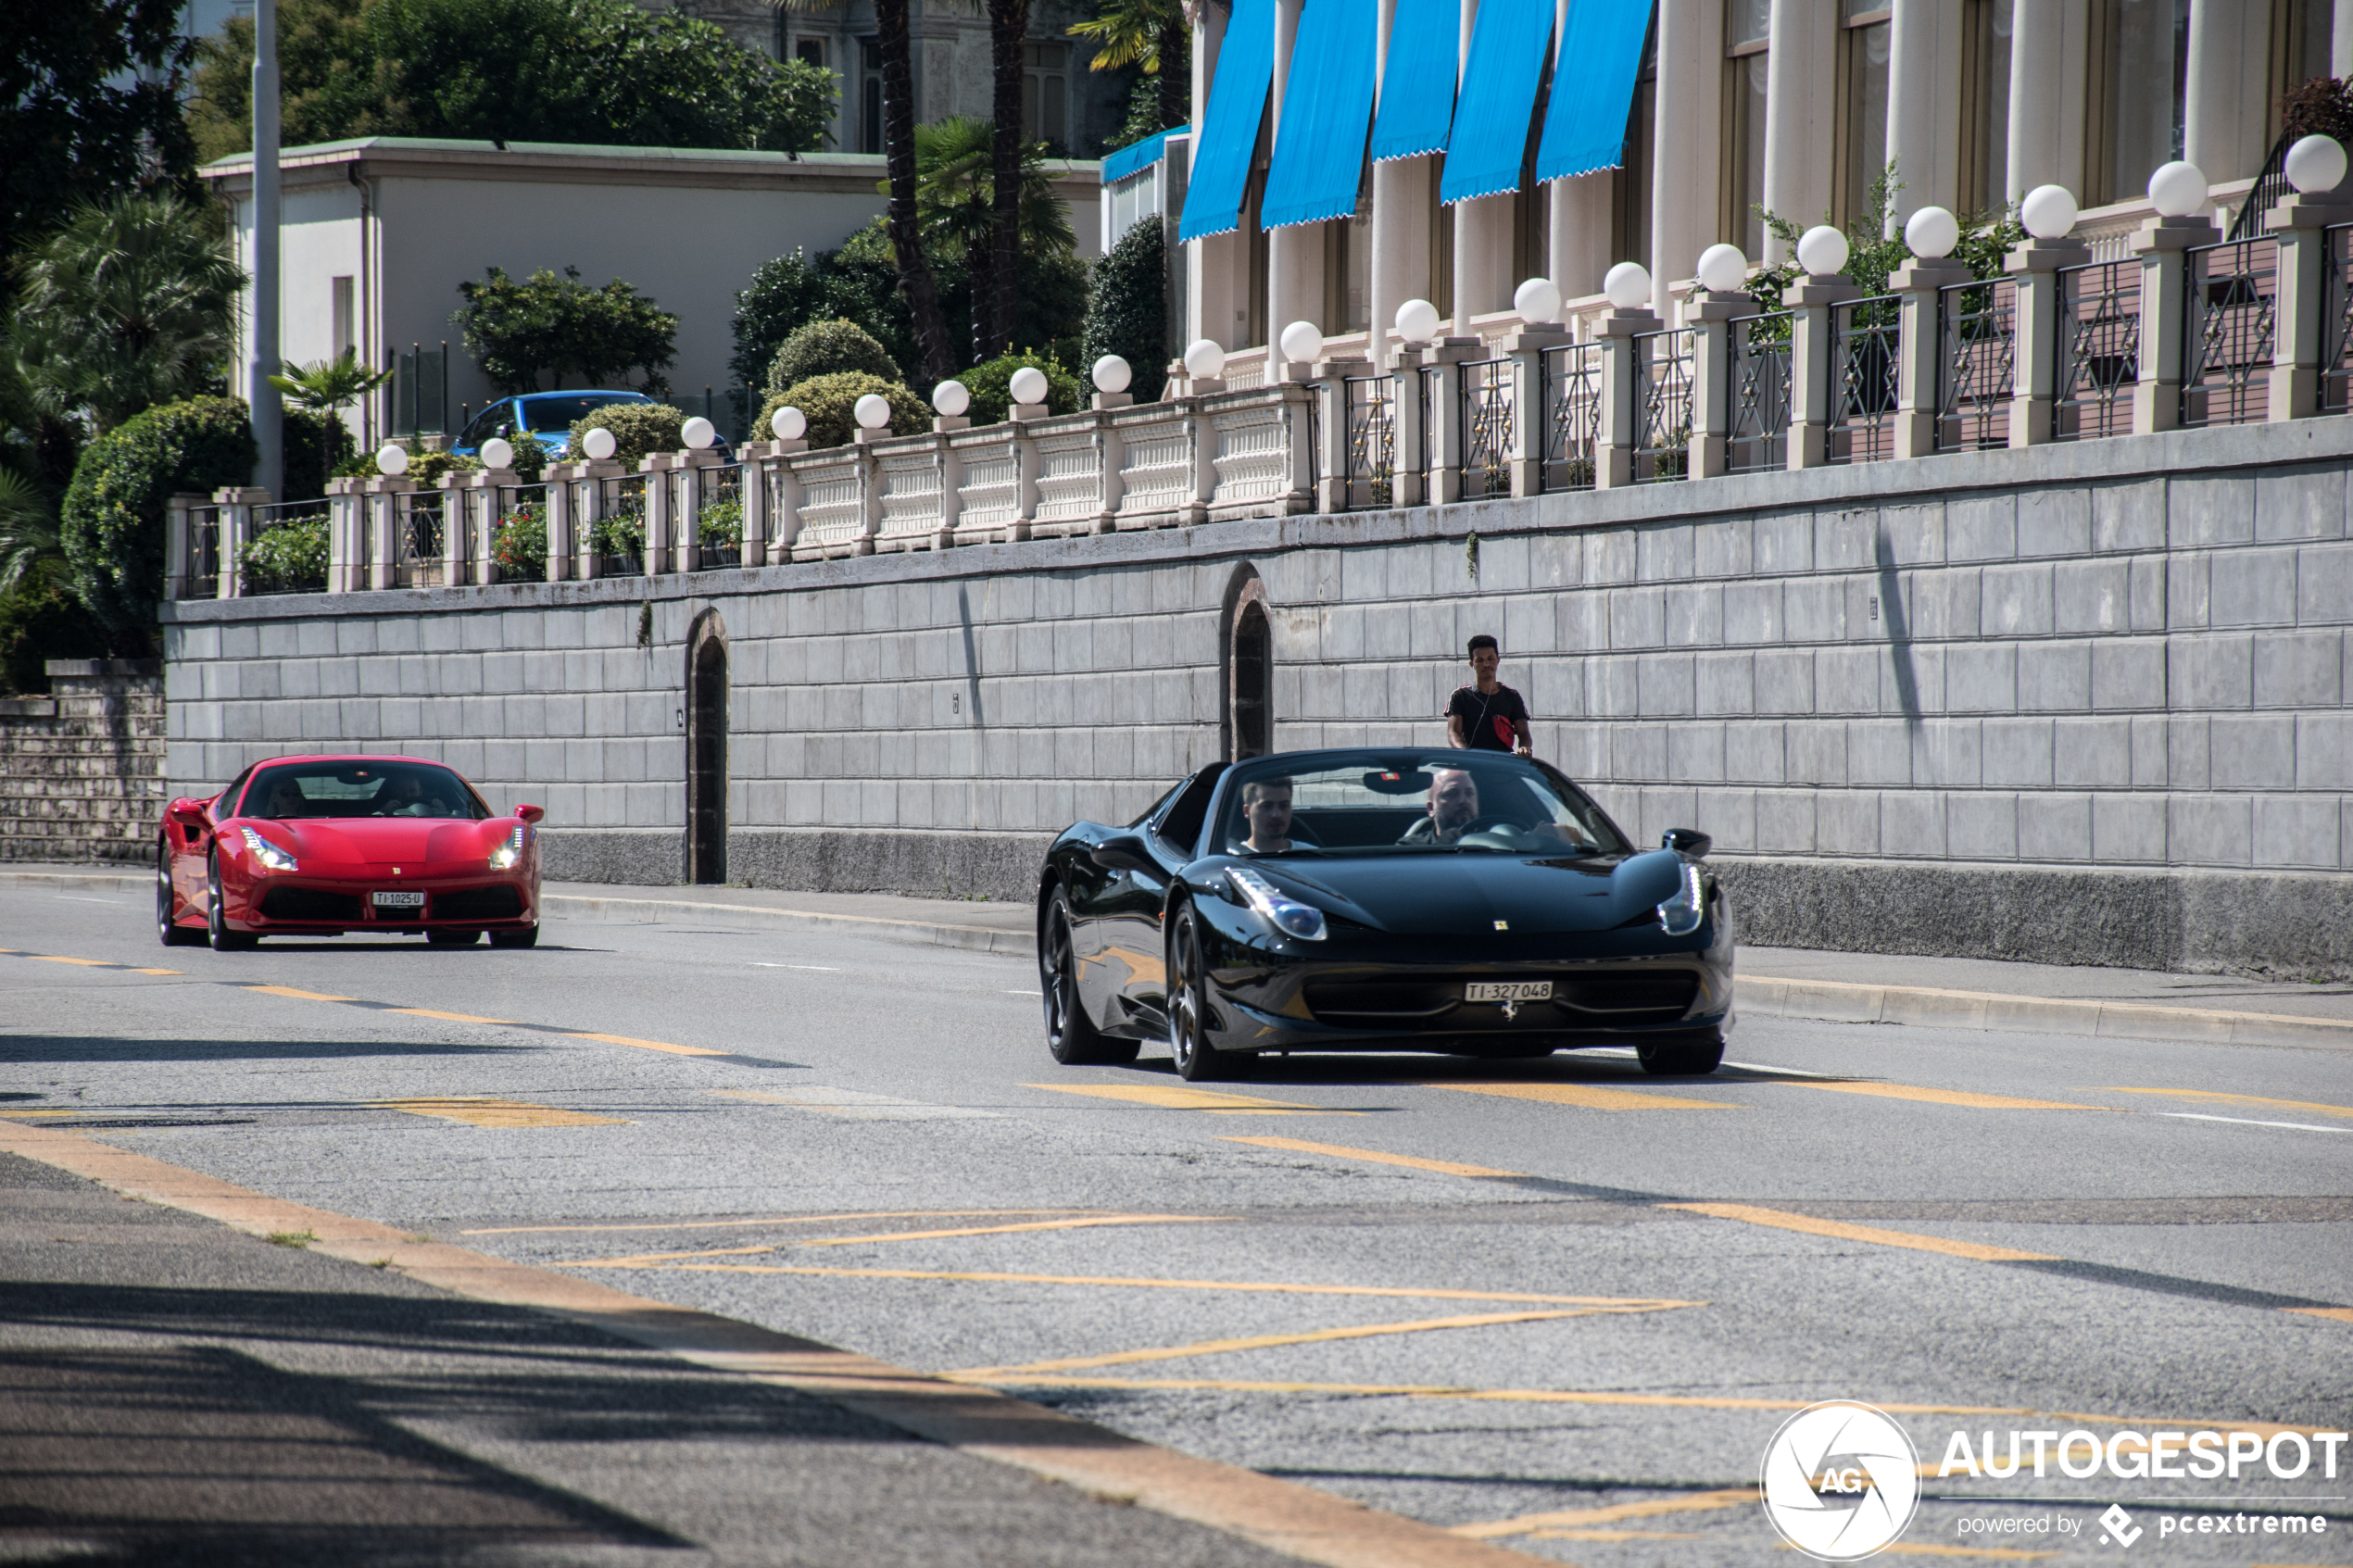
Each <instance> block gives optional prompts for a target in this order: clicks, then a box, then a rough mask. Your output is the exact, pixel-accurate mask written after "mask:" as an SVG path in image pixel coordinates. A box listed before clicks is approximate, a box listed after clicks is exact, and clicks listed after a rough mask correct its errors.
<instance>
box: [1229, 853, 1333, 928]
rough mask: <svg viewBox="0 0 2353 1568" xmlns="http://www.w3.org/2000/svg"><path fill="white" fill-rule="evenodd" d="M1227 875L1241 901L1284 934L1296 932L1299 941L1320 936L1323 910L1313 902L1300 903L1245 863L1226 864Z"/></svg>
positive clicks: (1322, 925) (1322, 926)
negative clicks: (1241, 864) (1236, 864)
mask: <svg viewBox="0 0 2353 1568" xmlns="http://www.w3.org/2000/svg"><path fill="white" fill-rule="evenodd" d="M1226 875H1227V878H1228V879H1229V880H1230V881H1231V882H1232V883H1233V884H1234V891H1235V892H1237V893H1239V894H1240V895H1241V896H1242V901H1243V902H1244V903H1246V904H1248V905H1249V906H1250V907H1251V908H1252V909H1256V910H1257V911H1258V912H1259V913H1260V914H1262V915H1264V916H1265V918H1266V922H1267V923H1268V924H1269V925H1272V926H1273V927H1274V928H1275V929H1276V930H1277V931H1278V932H1280V933H1281V934H1282V935H1285V936H1296V937H1298V938H1299V939H1300V940H1301V941H1302V942H1321V941H1322V940H1323V939H1324V911H1323V910H1321V909H1317V908H1315V905H1313V904H1302V903H1301V902H1300V901H1299V900H1298V899H1296V898H1294V897H1291V896H1290V894H1288V893H1286V892H1284V891H1283V890H1282V889H1281V888H1279V887H1277V886H1276V885H1275V884H1273V883H1271V882H1269V881H1267V880H1266V879H1265V877H1263V876H1261V875H1259V874H1258V872H1254V871H1252V870H1251V869H1250V868H1249V867H1248V866H1228V867H1227V868H1226Z"/></svg>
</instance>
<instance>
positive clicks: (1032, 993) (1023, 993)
mask: <svg viewBox="0 0 2353 1568" xmlns="http://www.w3.org/2000/svg"><path fill="white" fill-rule="evenodd" d="M1045 994H1046V993H1045V992H1043V991H1008V992H1006V993H1005V995H1007V996H1008V997H1042V996H1044V995H1045Z"/></svg>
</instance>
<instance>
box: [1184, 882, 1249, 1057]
mask: <svg viewBox="0 0 2353 1568" xmlns="http://www.w3.org/2000/svg"><path fill="white" fill-rule="evenodd" d="M1168 1054H1169V1055H1171V1056H1173V1057H1175V1058H1176V1072H1177V1073H1178V1074H1179V1075H1180V1076H1182V1077H1183V1078H1184V1079H1185V1081H1186V1082H1187V1083H1198V1082H1200V1081H1202V1079H1212V1080H1214V1079H1218V1078H1239V1077H1241V1076H1243V1075H1244V1074H1246V1073H1249V1072H1250V1070H1251V1069H1252V1068H1253V1067H1255V1066H1256V1065H1257V1064H1258V1059H1257V1058H1256V1057H1254V1056H1252V1055H1251V1054H1250V1053H1249V1052H1247V1051H1221V1050H1219V1049H1218V1048H1217V1047H1215V1046H1214V1045H1213V1044H1211V1043H1210V1038H1209V968H1208V964H1207V962H1206V961H1205V960H1204V959H1203V958H1202V947H1201V920H1200V917H1199V916H1198V915H1196V914H1194V913H1193V909H1192V906H1191V905H1189V904H1188V905H1186V906H1185V907H1184V908H1183V909H1179V910H1178V911H1177V914H1176V930H1175V931H1174V932H1173V933H1172V934H1171V935H1170V936H1169V939H1168Z"/></svg>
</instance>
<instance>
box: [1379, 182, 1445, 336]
mask: <svg viewBox="0 0 2353 1568" xmlns="http://www.w3.org/2000/svg"><path fill="white" fill-rule="evenodd" d="M1437 163H1438V160H1437V159H1436V158H1434V157H1400V158H1391V159H1390V160H1389V161H1388V162H1387V163H1377V164H1375V165H1373V268H1372V272H1373V276H1372V289H1373V307H1372V308H1373V342H1374V344H1375V345H1380V344H1382V343H1384V342H1385V341H1386V339H1385V338H1383V336H1382V335H1381V334H1383V333H1385V332H1390V331H1391V330H1392V329H1393V328H1394V327H1395V325H1396V321H1397V307H1399V306H1401V305H1403V304H1404V303H1405V302H1406V301H1407V300H1409V299H1425V298H1428V295H1429V182H1430V175H1431V171H1432V169H1435V168H1436V166H1437ZM1373 360H1374V363H1375V364H1376V365H1377V366H1378V367H1379V368H1381V369H1383V370H1386V369H1387V368H1388V366H1389V358H1388V355H1387V353H1386V352H1381V353H1376V354H1375V355H1374V356H1373Z"/></svg>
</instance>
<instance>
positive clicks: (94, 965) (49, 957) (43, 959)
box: [32, 953, 122, 969]
mask: <svg viewBox="0 0 2353 1568" xmlns="http://www.w3.org/2000/svg"><path fill="white" fill-rule="evenodd" d="M32 961H33V962H35V963H69V964H76V965H79V966H80V967H82V968H83V969H120V968H121V967H122V965H120V964H119V963H113V962H109V961H108V960H105V959H61V958H58V957H57V956H56V955H55V954H52V953H35V954H34V955H33V956H32Z"/></svg>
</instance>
